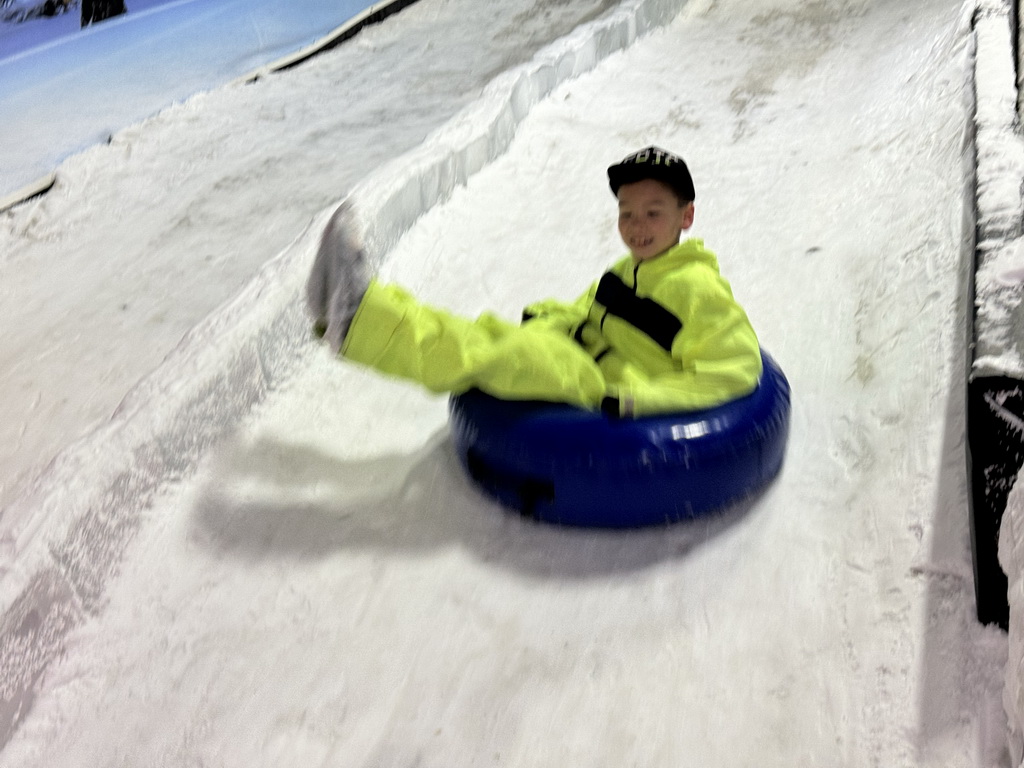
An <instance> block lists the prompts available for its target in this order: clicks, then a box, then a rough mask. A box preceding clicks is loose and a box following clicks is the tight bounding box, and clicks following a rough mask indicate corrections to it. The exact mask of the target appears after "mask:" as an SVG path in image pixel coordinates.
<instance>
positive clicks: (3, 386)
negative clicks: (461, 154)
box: [0, 0, 614, 526]
mask: <svg viewBox="0 0 1024 768" xmlns="http://www.w3.org/2000/svg"><path fill="white" fill-rule="evenodd" d="M613 4H614V3H613V2H612V0H581V1H580V2H574V3H572V4H569V5H566V4H564V3H562V2H559V1H558V0H513V1H511V2H507V3H503V4H502V5H501V6H500V8H499V9H498V10H495V8H493V7H488V6H485V5H482V4H480V3H477V2H475V0H444V1H442V0H435V1H428V0H421V1H420V2H419V3H417V4H415V5H413V6H411V7H409V8H407V9H406V10H404V11H402V12H401V13H400V14H398V15H397V16H394V17H392V18H391V19H389V20H388V22H387V23H386V24H385V25H382V26H377V27H371V28H368V29H366V30H364V31H363V32H362V33H360V35H359V36H357V37H356V38H355V39H353V40H352V41H350V42H348V43H346V44H345V45H343V46H341V47H340V48H338V49H335V50H333V51H331V52H329V53H327V54H324V55H323V56H321V57H318V58H317V59H316V60H314V61H311V62H309V63H308V64H306V65H304V66H302V67H300V68H298V69H294V70H289V71H287V72H282V73H279V74H277V75H273V76H270V77H266V78H263V79H261V80H260V81H258V82H256V83H253V84H251V85H246V86H242V85H240V84H235V85H231V86H227V87H223V88H220V89H218V90H217V91H215V92H211V93H205V94H199V95H196V96H194V97H192V98H190V99H189V100H187V101H186V102H185V103H183V104H180V105H177V106H174V107H172V108H169V109H167V110H165V111H164V112H161V113H160V114H159V115H157V116H155V117H152V118H150V119H148V120H146V121H144V122H142V123H139V124H136V125H133V126H130V127H128V128H124V129H122V130H119V131H117V132H116V133H115V135H114V137H113V139H112V140H111V142H110V144H105V145H101V146H94V147H92V148H90V149H88V150H87V151H85V152H82V153H81V154H78V155H75V156H73V157H71V158H69V159H68V160H67V161H65V162H64V163H63V164H62V165H61V167H60V169H59V172H58V180H57V184H56V186H55V187H54V189H53V190H51V191H50V192H49V193H48V194H47V195H46V196H45V197H44V198H41V199H39V200H37V201H33V202H30V203H27V204H25V205H23V206H20V207H18V208H17V209H14V210H11V211H7V212H6V213H0V327H2V328H3V329H4V332H3V333H2V334H0V361H3V365H2V366H0V510H2V509H4V508H6V507H8V506H9V505H10V504H11V502H12V501H13V500H14V499H15V498H16V497H17V496H19V495H20V494H21V493H22V492H24V490H25V488H26V486H27V485H28V484H29V483H30V482H31V480H32V478H33V477H35V476H36V475H38V474H39V472H40V471H41V470H42V469H43V468H44V467H45V466H46V465H47V464H48V463H49V462H50V461H51V460H52V459H53V458H54V456H56V455H57V454H58V453H59V452H60V451H61V450H62V449H63V448H65V447H66V446H68V445H69V444H70V443H72V442H74V441H75V440H77V439H80V438H82V437H83V436H85V435H86V434H88V433H89V432H91V431H92V430H93V429H95V428H96V426H97V425H99V424H101V423H103V422H105V421H106V420H108V419H109V418H110V416H111V414H112V413H113V412H114V410H115V408H117V406H118V404H119V403H120V402H121V400H122V399H123V398H124V396H125V395H126V394H127V393H128V392H129V391H130V390H131V389H132V388H133V386H135V384H136V383H137V382H138V381H139V380H140V379H141V378H143V377H144V376H145V375H146V374H148V373H149V372H151V371H153V370H154V369H155V368H157V367H158V366H159V365H160V363H161V361H162V360H163V359H164V358H165V357H166V356H167V355H168V354H169V353H170V352H171V351H172V350H173V349H174V348H175V346H176V345H177V344H178V343H179V342H180V341H181V339H182V338H183V336H184V335H185V334H187V333H188V332H189V330H190V329H192V328H193V327H194V326H195V325H197V324H198V323H200V322H201V321H202V320H203V319H204V318H205V317H206V316H207V315H209V314H210V313H211V312H213V311H214V310H215V309H216V308H217V307H219V306H220V305H222V304H224V303H225V302H227V301H228V300H230V299H231V298H232V297H234V296H235V294H237V293H238V292H239V291H240V290H241V289H242V288H243V286H245V285H246V284H247V283H248V282H249V281H250V280H251V279H252V278H253V276H254V275H255V274H256V272H257V271H258V270H259V269H260V267H261V266H262V265H263V264H265V263H266V262H267V261H269V260H270V259H272V258H273V257H274V256H276V255H277V254H278V253H280V252H281V251H282V250H283V249H284V248H285V247H287V246H288V245H289V243H291V242H292V240H294V239H295V238H296V237H297V236H298V235H299V234H300V233H301V232H302V230H303V229H304V228H305V227H306V226H307V225H308V224H309V222H310V220H311V219H312V218H313V216H314V215H315V214H316V213H317V212H318V211H320V210H322V209H323V208H324V207H325V206H327V205H329V204H330V203H331V202H332V201H334V200H336V199H338V198H339V197H341V196H342V195H344V194H345V192H346V191H347V189H348V188H349V187H351V186H352V185H353V184H355V183H357V182H358V181H359V180H360V179H361V178H363V177H364V176H365V175H366V174H368V173H370V172H371V171H372V170H374V169H375V168H377V167H379V166H380V165H382V164H383V163H386V162H388V161H389V160H391V159H393V158H395V157H398V156H400V155H402V153H404V152H405V151H407V150H409V149H411V148H412V147H414V146H416V145H417V144H418V143H420V142H421V141H422V140H423V139H424V137H425V136H426V135H427V134H428V133H429V132H430V131H431V130H433V129H435V128H436V127H437V126H439V125H441V124H442V123H443V122H444V121H446V120H448V119H449V118H450V117H451V116H452V115H454V114H455V113H456V112H458V111H459V109H460V108H462V107H464V106H465V105H467V104H468V103H470V102H471V101H472V100H473V99H474V98H476V97H478V96H479V95H480V93H481V91H482V89H483V88H484V86H485V85H486V84H487V82H488V81H490V80H491V79H492V78H493V77H495V75H497V74H498V73H500V72H501V71H502V70H504V69H506V68H509V67H514V66H515V65H517V64H520V63H522V62H524V61H527V60H529V59H530V57H532V56H533V54H534V53H535V52H536V51H537V50H538V49H539V48H541V47H542V46H544V45H545V44H546V43H548V42H550V41H551V40H553V39H556V38H557V37H559V36H560V35H564V34H566V33H567V32H569V31H571V30H572V29H573V27H575V26H576V25H577V24H580V23H582V22H585V21H587V20H588V19H591V18H593V17H594V16H595V15H598V14H600V13H602V12H604V11H606V10H607V9H608V8H609V7H611V6H612V5H613ZM480 30H484V32H481V31H480ZM439 50H443V51H445V52H446V55H445V56H439V55H437V52H438V51H439ZM0 93H2V89H0ZM297 94H298V95H297ZM157 95H158V96H159V95H160V94H157ZM34 98H35V99H36V100H37V101H40V100H42V101H46V99H45V98H43V99H40V98H39V97H38V95H36V96H35V97H34ZM382 126H387V128H388V129H387V130H386V131H384V130H382ZM26 131H27V132H28V133H31V132H32V131H31V130H29V129H28V128H26ZM256 147H258V148H259V151H258V152H254V151H253V148H256ZM0 526H2V522H0Z"/></svg>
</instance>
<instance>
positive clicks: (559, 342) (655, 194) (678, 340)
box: [307, 147, 761, 418]
mask: <svg viewBox="0 0 1024 768" xmlns="http://www.w3.org/2000/svg"><path fill="white" fill-rule="evenodd" d="M608 179H609V184H610V186H611V189H612V192H613V194H615V196H616V199H617V201H618V228H619V235H620V237H621V238H622V241H623V243H624V244H625V246H626V247H627V248H628V249H629V255H628V256H626V257H624V258H623V259H621V260H620V261H619V262H617V263H616V264H615V265H613V266H612V268H611V269H610V270H609V271H608V272H607V273H605V274H604V276H602V277H601V279H600V280H599V281H598V282H596V283H594V285H592V286H591V288H590V290H588V291H587V292H586V293H584V294H583V295H582V296H580V297H579V298H578V299H577V300H576V301H575V302H572V303H570V304H566V303H562V302H560V301H555V300H547V301H541V302H537V303H535V304H531V305H530V306H529V307H527V308H526V310H525V312H524V313H523V322H522V324H521V325H519V326H516V325H513V324H511V323H508V322H507V321H504V320H502V319H500V318H498V317H496V316H495V315H493V314H490V313H484V314H483V315H481V316H480V317H478V318H477V319H476V320H468V319H465V318H461V317H458V316H455V315H451V314H449V313H447V312H444V311H442V310H438V309H436V308H433V307H428V306H426V305H423V304H420V303H419V302H417V301H416V300H415V299H414V298H413V297H412V296H411V295H410V294H409V293H407V292H406V291H404V290H403V289H401V288H399V287H397V286H394V285H384V284H382V283H380V282H378V281H377V280H376V279H373V278H372V277H371V276H369V275H368V273H367V269H366V266H365V258H364V256H363V253H362V251H361V249H360V247H359V244H358V242H357V241H356V240H355V238H354V236H353V233H352V228H351V222H350V220H349V216H350V215H351V211H350V210H348V209H347V208H346V207H345V206H343V207H342V208H341V209H339V211H338V212H337V213H336V214H335V216H334V217H333V218H332V220H331V222H330V223H329V224H328V226H327V228H326V230H325V233H324V237H323V239H322V241H321V244H320V250H319V252H318V254H317V258H316V262H315V263H314V267H313V271H312V273H311V275H310V279H309V283H308V285H307V302H308V304H309V308H310V311H311V313H312V315H313V317H314V321H315V327H317V328H318V332H319V333H320V335H323V336H324V337H325V338H326V339H327V341H328V342H329V343H330V345H331V347H332V349H333V350H334V351H335V352H340V354H341V355H342V356H343V357H345V358H347V359H349V360H352V361H354V362H358V363H361V364H364V365H368V366H370V367H372V368H374V369H376V370H378V371H380V372H382V373H385V374H389V375H393V376H398V377H401V378H405V379H411V380H413V381H416V382H419V383H420V384H422V385H423V386H425V387H427V388H428V389H430V390H431V391H435V392H456V393H458V392H463V391H465V390H467V389H470V388H473V387H476V388H478V389H481V390H483V391H485V392H487V393H489V394H491V395H494V396H496V397H500V398H505V399H510V400H549V401H553V402H565V403H570V404H573V405H577V406H581V407H584V408H588V409H593V410H596V409H598V408H600V409H601V410H602V411H604V412H605V413H606V414H607V415H608V416H610V417H615V418H618V417H626V418H628V417H634V416H646V415H653V414H657V413H665V412H671V411H679V410H696V409H702V408H709V407H713V406H716V405H720V404H722V403H724V402H727V401H729V400H733V399H735V398H738V397H741V396H743V395H745V394H748V393H749V392H751V391H752V390H753V389H754V388H755V387H756V386H757V380H758V378H759V376H760V374H761V354H760V348H759V346H758V341H757V337H756V335H755V333H754V331H753V328H752V327H751V325H750V322H749V320H748V319H747V315H746V313H745V312H744V311H743V309H742V307H740V305H739V304H738V303H737V302H736V301H735V299H734V298H733V295H732V290H731V288H730V287H729V284H728V283H727V282H726V281H725V280H724V279H723V278H722V276H721V275H720V274H719V270H718V261H717V259H716V258H715V256H714V254H712V253H711V252H710V251H708V250H707V249H705V247H704V243H703V242H702V241H701V240H697V239H693V238H691V239H686V240H683V241H682V242H680V239H681V236H682V233H683V232H685V231H686V230H688V229H689V228H690V227H691V226H692V224H693V218H694V197H695V194H694V189H693V180H692V178H691V177H690V173H689V170H688V169H687V167H686V164H685V163H684V162H683V160H682V159H681V158H680V157H678V156H676V155H673V154H672V153H670V152H667V151H665V150H663V149H660V148H658V147H647V148H645V149H642V150H640V151H639V152H635V153H633V154H631V155H629V156H627V157H626V158H624V159H623V160H622V161H621V162H619V163H616V164H615V165H612V166H611V167H610V168H609V169H608Z"/></svg>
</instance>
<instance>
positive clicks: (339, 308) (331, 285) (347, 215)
mask: <svg viewBox="0 0 1024 768" xmlns="http://www.w3.org/2000/svg"><path fill="white" fill-rule="evenodd" d="M370 278H371V273H370V268H369V265H368V264H367V260H366V252H365V251H364V250H363V246H362V243H361V242H360V238H359V236H358V235H357V233H356V224H355V214H354V211H353V210H352V206H351V204H350V203H348V202H347V201H346V202H344V203H342V204H341V206H339V208H338V210H337V211H335V212H334V215H333V216H331V220H330V221H329V222H328V223H327V227H326V228H325V229H324V234H323V236H322V237H321V239H320V248H319V250H318V251H317V254H316V260H315V261H314V262H313V270H312V272H310V275H309V280H308V282H307V283H306V304H307V306H308V307H309V312H310V314H311V315H312V316H313V332H314V333H316V335H317V336H320V337H321V338H323V339H324V340H326V341H327V343H328V344H329V345H330V347H331V350H332V351H333V352H334V353H335V354H337V353H338V351H339V350H340V349H341V345H342V342H344V340H345V334H347V333H348V327H349V325H351V323H352V318H354V317H355V314H356V309H358V308H359V302H361V301H362V299H363V294H365V293H366V289H367V288H368V287H369V285H370Z"/></svg>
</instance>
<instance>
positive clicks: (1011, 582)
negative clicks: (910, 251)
mask: <svg viewBox="0 0 1024 768" xmlns="http://www.w3.org/2000/svg"><path fill="white" fill-rule="evenodd" d="M1017 20H1018V11H1017V3H1016V2H1012V3H1011V2H1008V0H987V1H986V2H982V3H980V4H979V7H978V9H977V12H976V16H975V40H976V57H975V98H976V110H975V132H976V135H975V159H976V168H975V177H976V215H977V227H976V236H977V242H976V260H977V261H976V272H975V276H974V279H975V283H974V286H973V289H974V300H975V312H974V323H973V329H972V334H971V337H970V338H969V340H968V341H969V343H970V344H972V345H973V362H972V365H971V370H970V374H969V380H968V413H967V419H968V456H969V463H970V472H971V483H972V507H973V508H972V527H971V534H972V544H973V546H974V557H975V594H976V596H977V601H978V618H979V619H980V620H981V621H983V622H986V623H987V622H995V623H999V624H1001V625H1002V626H1004V627H1006V628H1007V629H1008V632H1009V660H1008V662H1007V668H1006V686H1005V689H1004V706H1005V709H1006V713H1007V716H1008V718H1009V728H1010V751H1011V753H1012V756H1013V761H1014V765H1021V764H1022V761H1024V483H1022V482H1020V481H1019V480H1020V474H1018V473H1019V471H1020V468H1021V463H1022V459H1024V419H1022V417H1024V355H1022V350H1021V348H1020V344H1021V342H1022V340H1024V301H1022V299H1024V231H1022V223H1024V206H1022V197H1021V180H1022V179H1024V140H1022V138H1021V136H1020V134H1019V126H1020V120H1019V118H1018V115H1017V99H1018V96H1017V86H1016V82H1017V81H1016V73H1015V63H1014V52H1015V46H1014V38H1015V36H1016V35H1017V34H1018V33H1017V30H1016V26H1017ZM1015 481H1016V484H1015ZM1011 488H1012V490H1011ZM997 553H998V561H997V557H996V555H997ZM1000 565H1001V566H1002V568H1001V569H1000Z"/></svg>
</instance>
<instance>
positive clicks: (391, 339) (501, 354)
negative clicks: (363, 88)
mask: <svg viewBox="0 0 1024 768" xmlns="http://www.w3.org/2000/svg"><path fill="white" fill-rule="evenodd" d="M341 354H342V355H343V356H344V357H345V358H346V359H348V360H352V361H354V362H357V363H361V364H363V365H367V366H369V367H371V368H373V369H375V370H377V371H380V372H381V373H385V374H389V375H391V376H397V377H399V378H403V379H409V380H411V381H415V382H418V383H419V384H421V385H423V386H424V387H426V388H427V389H429V390H431V391H433V392H453V393H455V394H458V393H460V392H464V391H466V390H468V389H473V388H477V389H480V390H483V391H484V392H487V393H488V394H490V395H493V396H494V397H499V398H502V399H504V400H546V401H550V402H561V403H570V404H572V405H578V406H581V407H584V408H587V409H590V410H598V409H599V408H600V406H601V399H602V398H603V397H604V396H605V394H606V392H605V389H606V383H605V378H604V375H603V374H602V373H601V370H600V369H599V368H598V366H597V364H596V363H595V362H594V361H593V359H592V358H591V357H590V355H588V354H587V353H586V352H585V351H584V350H583V349H582V348H581V347H580V346H579V345H578V344H577V343H576V342H575V341H573V340H572V339H571V338H569V337H568V336H562V335H561V334H558V333H555V332H552V331H550V330H545V329H543V328H536V329H532V328H531V327H530V324H527V325H524V326H519V325H513V324H511V323H509V322H507V321H505V320H502V319H501V318H499V317H497V316H495V315H493V314H490V313H484V314H482V315H480V317H478V318H477V319H475V320H468V319H466V318H462V317H458V316H457V315H453V314H450V313H448V312H445V311H444V310H441V309H437V308H434V307H430V306H427V305H425V304H421V303H419V302H418V301H417V300H416V299H415V298H414V297H413V296H412V295H411V294H410V293H408V292H407V291H405V290H403V289H402V288H399V287H398V286H395V285H385V284H381V283H378V282H377V281H376V280H374V281H372V282H371V283H370V287H369V289H368V290H367V292H366V295H365V296H364V297H363V300H362V302H361V303H360V305H359V309H358V311H357V312H356V315H355V317H354V318H353V320H352V325H351V326H350V327H349V330H348V334H347V335H346V337H345V341H344V343H343V344H342V347H341Z"/></svg>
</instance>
